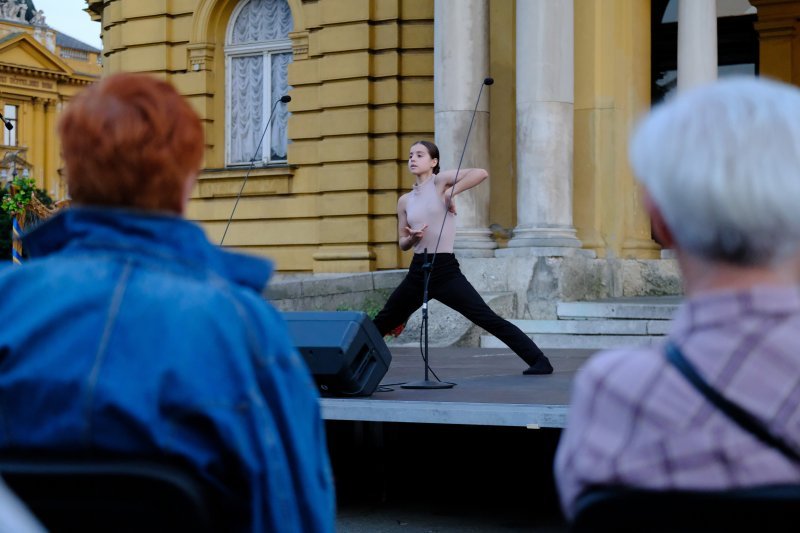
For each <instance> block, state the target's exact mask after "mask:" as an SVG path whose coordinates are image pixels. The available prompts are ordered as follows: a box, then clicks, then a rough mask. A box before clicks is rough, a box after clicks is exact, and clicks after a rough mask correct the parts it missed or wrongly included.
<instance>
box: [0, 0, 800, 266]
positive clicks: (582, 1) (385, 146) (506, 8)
mask: <svg viewBox="0 0 800 533" xmlns="http://www.w3.org/2000/svg"><path fill="white" fill-rule="evenodd" d="M530 1H532V2H533V1H538V0H530ZM543 1H544V0H543ZM565 1H566V0H565ZM723 1H724V0H723ZM86 3H87V11H88V12H89V14H90V15H91V16H92V17H93V18H94V19H95V20H98V21H100V22H101V25H102V36H103V46H104V50H103V56H104V57H103V59H104V73H106V74H110V73H114V72H120V71H134V72H147V73H151V74H153V75H156V76H158V77H161V78H163V79H166V80H168V81H170V82H172V83H173V84H174V85H175V86H176V87H177V88H178V90H179V91H180V92H181V93H182V94H184V95H185V96H186V97H187V98H188V99H189V100H190V101H191V103H192V104H193V106H194V108H195V109H196V110H197V112H198V113H199V115H200V117H201V119H202V121H203V123H204V125H205V132H206V142H207V149H206V153H205V162H204V170H203V172H202V175H201V176H200V178H199V181H198V185H197V187H196V188H195V191H194V193H193V196H192V201H191V203H190V208H189V213H188V214H189V216H190V218H193V219H195V220H198V221H199V222H201V223H202V225H203V226H204V228H205V229H206V231H207V233H208V235H209V237H210V238H211V240H212V241H216V242H220V241H221V240H222V238H223V235H224V242H223V244H224V245H225V246H231V247H236V248H239V249H242V250H244V251H248V252H250V253H255V254H260V255H264V256H268V257H271V258H273V259H274V260H275V261H276V263H277V267H278V269H279V270H280V271H283V272H314V273H324V272H365V271H372V270H380V269H394V268H402V267H404V266H405V265H406V264H407V261H408V256H407V255H405V254H403V253H401V252H400V251H399V249H398V247H397V219H396V204H397V199H398V197H399V196H400V195H401V194H403V193H404V192H406V191H407V190H409V189H410V187H411V184H412V182H413V176H412V175H411V174H410V173H409V172H408V171H407V169H406V163H405V160H406V157H407V151H408V148H409V146H410V145H411V143H412V142H413V141H415V140H418V139H434V136H435V132H434V112H435V109H434V103H435V97H434V79H435V76H436V75H437V72H435V65H434V63H435V62H434V56H435V50H434V47H435V44H434V43H435V35H434V34H435V31H434V29H435V26H436V23H437V21H436V20H435V17H436V16H441V17H444V19H443V20H439V21H438V22H439V23H446V22H447V21H446V17H447V13H446V12H444V13H443V14H439V15H436V13H435V11H436V10H435V4H436V3H435V2H434V0H169V1H166V0H102V1H100V0H87V2H86ZM740 3H741V2H740ZM745 4H747V3H746V2H745ZM752 5H753V6H757V7H758V9H759V15H758V21H757V22H756V24H755V29H756V30H757V32H758V35H759V38H760V39H761V44H760V52H759V54H760V57H759V60H758V63H759V64H760V67H759V68H760V72H761V73H762V74H770V75H773V76H776V77H779V78H781V79H785V80H789V81H793V82H795V83H796V82H797V81H798V78H800V73H798V71H797V65H798V64H799V63H798V61H797V58H798V57H800V55H798V54H800V52H798V50H799V49H800V44H799V42H798V39H799V37H798V35H800V32H798V31H797V20H798V13H797V10H798V9H800V8H798V6H800V2H797V1H781V0H753V1H752ZM517 6H519V4H518V2H516V1H515V0H488V10H487V13H486V16H488V25H487V27H488V43H489V45H488V65H489V72H487V74H488V75H491V76H493V77H494V79H495V81H496V83H495V84H494V85H493V86H492V88H491V93H490V100H489V104H488V105H489V107H488V111H489V113H488V116H489V119H488V120H489V125H488V146H489V150H488V153H489V159H488V161H487V162H486V165H487V166H488V167H489V171H490V175H491V178H490V185H489V187H490V191H489V193H488V198H490V200H489V207H488V210H489V211H488V221H489V222H490V223H491V225H492V227H496V228H502V229H506V230H509V229H513V228H515V226H516V225H517V224H518V223H519V220H520V218H521V215H522V213H521V212H520V210H521V209H524V206H520V205H519V203H518V201H517V198H518V187H519V185H520V183H521V182H520V179H522V178H521V177H520V176H518V175H517V174H518V172H519V171H518V168H519V166H518V164H517V162H518V154H517V153H516V151H517V148H516V146H517V142H516V141H517V139H516V135H517V121H518V110H517V109H516V107H515V99H516V98H517V94H516V93H517V81H518V80H517V77H518V75H519V74H518V72H519V65H518V64H517V62H518V61H519V60H520V58H519V51H518V50H517V49H516V46H515V43H516V42H517V32H518V31H519V30H518V28H519V25H518V20H517V9H518V7H517ZM747 7H750V5H749V4H747ZM665 9H666V10H668V8H667V2H666V1H663V2H658V1H653V2H651V1H649V0H574V1H573V2H572V4H571V9H570V12H571V16H572V17H573V24H574V25H573V26H572V27H574V42H573V51H574V57H573V58H572V59H571V61H574V71H573V74H572V75H573V76H574V98H573V100H572V102H571V104H572V108H571V110H572V117H573V118H572V124H571V125H570V129H571V135H572V152H571V158H572V163H571V168H569V170H568V173H569V174H570V176H569V180H570V184H569V194H570V195H571V202H572V205H571V208H572V214H573V215H572V222H573V224H574V231H575V232H576V236H577V241H579V243H580V244H579V246H580V247H581V248H582V249H583V250H585V251H586V253H587V255H589V256H592V257H597V258H623V259H624V258H631V259H642V260H647V259H655V258H658V257H660V256H661V250H660V247H659V246H658V244H656V243H655V242H654V241H653V240H652V239H651V235H650V226H649V221H648V219H647V216H646V214H645V211H644V209H643V207H642V203H641V198H640V195H639V191H638V188H637V186H636V185H635V182H634V179H633V176H632V174H631V171H630V169H629V167H628V163H627V155H626V150H627V139H628V137H629V134H630V132H631V130H632V128H633V126H634V124H635V122H636V120H637V118H638V117H640V116H641V115H642V114H643V113H645V112H646V111H647V110H648V109H649V108H650V105H651V95H652V94H653V72H652V68H651V66H652V62H653V61H654V59H653V58H654V57H656V56H655V54H656V52H658V50H656V49H655V48H653V47H654V44H653V43H654V41H653V39H654V36H653V35H652V33H653V31H655V30H653V28H661V27H662V26H658V24H659V23H660V17H661V16H662V13H663V12H664V11H665ZM656 16H657V17H659V20H655V18H654V17H656ZM750 16H752V17H755V15H750ZM264 21H269V23H268V24H265V23H264ZM654 21H655V22H654ZM654 24H655V25H654ZM752 26H753V24H750V27H752ZM664 27H666V30H665V31H666V32H667V34H668V33H669V31H670V29H669V24H667V25H666V26H664ZM531 31H534V30H533V29H532V30H531ZM659 31H660V30H659ZM30 46H31V47H33V45H30ZM0 61H2V57H1V56H0ZM281 61H284V62H285V63H289V64H288V67H287V68H288V70H287V73H286V76H285V79H284V78H281V76H282V74H280V69H279V68H277V67H276V65H278V66H280V62H281ZM253 68H255V70H253ZM248 69H249V70H248ZM255 79H258V83H259V85H258V86H257V87H251V85H253V80H255ZM270 84H271V85H270ZM475 90H476V92H477V87H476V88H475ZM248 91H249V92H248ZM239 93H241V94H245V95H250V96H247V97H246V98H245V100H239V99H238V98H239V96H237V95H238V94H239ZM284 93H285V94H288V95H289V96H291V102H290V103H288V107H287V109H285V110H284V107H283V106H284V104H282V103H279V102H277V99H278V98H279V97H280V96H282V95H283V94H284ZM242 102H244V103H242ZM276 102H277V103H276ZM273 106H274V108H275V115H276V116H277V119H276V120H275V121H274V123H271V124H267V117H269V116H271V115H272V113H271V112H270V111H271V108H272V107H273ZM287 112H288V113H290V115H288V114H287ZM32 113H35V111H34V112H32ZM287 115H288V116H287ZM31 116H33V115H31ZM36 116H38V117H39V118H38V119H31V120H34V121H35V120H39V121H40V122H41V121H42V120H44V121H45V122H46V121H48V120H52V119H51V118H48V115H46V113H45V114H42V113H40V115H36ZM255 116H257V118H253V117H255ZM281 117H283V118H281ZM281 120H285V122H281ZM248 121H249V122H248ZM281 128H283V129H281ZM262 129H263V131H264V134H265V137H262V144H260V145H259V146H258V147H256V139H257V137H258V134H259V133H260V132H261V131H262ZM280 135H285V139H284V140H283V141H281V139H280ZM263 138H266V142H264V141H263ZM251 153H252V158H251V156H250V155H248V154H251ZM245 178H246V183H245ZM243 185H244V186H243ZM240 191H241V197H240V198H238V197H239V194H240ZM234 206H235V213H234ZM232 213H234V214H233V216H232V217H231V215H232ZM230 218H232V221H231V222H230V225H229V224H228V222H229V219H230ZM506 237H507V232H506V235H505V236H504V232H503V231H500V232H495V235H494V237H493V238H494V239H495V240H496V241H497V246H498V247H499V249H502V248H504V247H505V246H506V245H507V242H506Z"/></svg>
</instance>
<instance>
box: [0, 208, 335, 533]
mask: <svg viewBox="0 0 800 533" xmlns="http://www.w3.org/2000/svg"><path fill="white" fill-rule="evenodd" d="M24 244H25V246H26V248H27V250H28V252H29V253H30V254H31V256H32V257H34V258H35V259H33V260H31V261H29V262H28V263H26V264H25V265H23V266H21V267H6V268H3V269H2V270H0V298H2V300H1V301H2V303H1V304H0V324H2V326H0V449H24V450H38V449H42V450H50V449H54V450H58V451H76V452H80V451H112V452H121V453H130V454H135V455H149V454H154V455H159V456H161V455H163V454H166V455H168V456H177V457H181V458H183V459H185V460H188V461H189V462H190V463H191V464H192V465H193V466H194V467H195V468H196V469H197V471H198V472H200V473H201V474H202V475H203V476H205V477H206V478H207V479H208V480H210V481H211V482H212V483H215V484H217V485H220V486H224V487H225V488H226V490H227V491H229V493H233V495H235V496H236V497H238V498H240V499H241V501H249V502H250V504H251V508H252V509H251V511H250V512H251V517H252V519H251V524H250V527H251V529H252V531H280V532H294V531H332V530H333V528H334V514H335V511H334V495H333V486H332V481H331V472H330V465H329V461H328V456H327V451H326V445H325V435H324V428H323V426H322V421H321V418H320V411H319V401H318V396H317V392H316V388H315V387H314V384H313V381H312V379H311V376H310V374H309V372H308V369H307V368H306V366H305V363H304V362H303V360H302V359H301V358H300V356H299V355H298V354H297V352H296V350H295V349H294V348H293V346H292V345H291V341H290V339H289V337H288V334H287V330H286V327H285V325H284V323H283V322H282V320H281V318H280V316H279V315H278V313H277V312H276V311H275V310H274V309H273V308H272V307H271V306H270V305H269V304H268V303H267V302H266V301H265V300H264V299H263V298H262V296H261V291H262V289H263V288H264V286H265V285H266V283H267V280H268V278H269V276H270V273H271V265H270V263H269V262H267V261H264V260H262V259H257V258H254V257H247V256H244V255H239V254H233V253H228V252H225V251H222V250H221V249H219V248H218V247H216V246H213V245H211V244H210V243H209V242H208V241H207V240H206V238H205V236H204V234H203V232H202V230H201V229H200V228H199V227H198V226H196V225H195V224H193V223H191V222H189V221H186V220H184V219H182V218H178V217H171V216H167V215H155V214H145V213H139V212H131V211H122V210H110V209H102V210H101V209H94V208H73V209H69V210H67V211H66V212H64V213H62V214H60V215H58V216H56V217H55V218H53V219H52V220H50V221H48V222H46V223H44V224H43V225H42V226H40V227H39V228H37V229H35V230H34V231H32V232H31V233H30V234H29V235H27V236H26V238H25V241H24ZM232 480H234V481H232Z"/></svg>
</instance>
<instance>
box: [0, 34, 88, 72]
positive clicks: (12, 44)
mask: <svg viewBox="0 0 800 533" xmlns="http://www.w3.org/2000/svg"><path fill="white" fill-rule="evenodd" d="M0 65H11V66H14V67H21V68H25V69H32V70H39V71H48V72H51V73H56V74H62V75H66V76H72V75H73V71H72V68H71V67H70V66H69V65H67V63H65V62H64V61H63V60H62V59H61V58H60V57H58V56H57V55H56V54H54V53H53V52H51V51H50V50H48V49H47V48H45V47H44V45H42V44H41V43H40V42H39V41H37V40H36V39H34V38H33V36H32V35H30V34H28V33H22V32H21V33H15V34H11V35H8V36H7V37H5V38H3V39H0Z"/></svg>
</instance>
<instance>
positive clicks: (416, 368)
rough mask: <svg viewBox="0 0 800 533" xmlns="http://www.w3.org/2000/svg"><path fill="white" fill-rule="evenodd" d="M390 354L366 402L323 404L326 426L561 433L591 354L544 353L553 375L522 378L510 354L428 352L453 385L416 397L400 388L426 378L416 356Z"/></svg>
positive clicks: (404, 351)
mask: <svg viewBox="0 0 800 533" xmlns="http://www.w3.org/2000/svg"><path fill="white" fill-rule="evenodd" d="M390 349H391V352H392V362H391V365H390V367H389V371H388V372H387V374H386V376H384V378H383V380H382V381H381V386H380V387H379V388H378V390H376V391H375V392H374V393H373V394H372V395H371V396H368V397H360V398H340V397H325V398H322V399H321V402H320V403H321V408H322V417H323V418H324V419H325V420H350V421H364V422H400V423H403V422H406V423H422V424H459V425H479V426H516V427H525V428H530V429H539V428H563V427H564V426H565V425H566V419H567V412H568V406H569V395H570V389H571V386H572V381H573V379H574V376H575V372H576V370H577V369H578V368H579V367H580V366H581V365H582V364H583V363H584V362H585V361H586V359H587V358H588V357H589V356H590V355H591V354H592V353H593V351H592V350H548V351H547V355H548V357H549V358H550V360H551V362H552V363H553V367H554V368H555V371H554V372H553V374H551V375H547V376H525V375H522V370H524V369H525V368H526V366H525V364H524V363H523V362H522V360H520V359H519V358H518V357H517V356H516V355H515V354H514V353H513V352H511V351H510V350H508V349H493V348H431V349H430V350H429V362H430V366H431V368H432V369H433V371H434V372H435V373H436V374H437V375H438V376H439V377H440V378H441V380H442V381H450V382H454V383H456V386H455V387H453V388H451V389H432V390H425V389H422V390H421V389H403V388H402V387H401V384H403V383H406V382H411V381H418V380H421V379H423V377H424V366H423V362H422V357H421V354H420V351H419V349H417V348H399V347H390ZM430 379H432V380H433V379H435V378H434V377H433V376H432V375H431V376H430Z"/></svg>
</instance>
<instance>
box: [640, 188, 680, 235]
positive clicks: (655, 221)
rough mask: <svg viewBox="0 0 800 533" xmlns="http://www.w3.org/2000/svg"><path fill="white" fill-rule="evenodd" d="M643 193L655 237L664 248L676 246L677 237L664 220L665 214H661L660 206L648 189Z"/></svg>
mask: <svg viewBox="0 0 800 533" xmlns="http://www.w3.org/2000/svg"><path fill="white" fill-rule="evenodd" d="M643 195H644V207H645V209H647V213H648V214H649V215H650V228H651V229H652V232H653V237H654V238H655V240H656V242H657V243H658V244H660V245H661V246H662V247H663V248H674V247H675V238H674V237H673V236H672V230H670V229H669V226H668V225H667V222H666V221H665V220H664V215H663V214H661V209H659V208H658V206H657V205H656V203H655V202H654V201H653V198H652V196H650V193H648V192H647V190H645V189H643Z"/></svg>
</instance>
